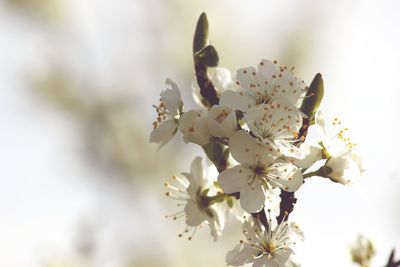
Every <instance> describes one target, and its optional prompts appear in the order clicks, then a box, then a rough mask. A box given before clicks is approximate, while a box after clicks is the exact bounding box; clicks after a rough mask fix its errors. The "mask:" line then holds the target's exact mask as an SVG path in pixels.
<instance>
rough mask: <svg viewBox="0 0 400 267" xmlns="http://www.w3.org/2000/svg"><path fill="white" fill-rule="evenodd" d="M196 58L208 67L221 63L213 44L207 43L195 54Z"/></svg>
mask: <svg viewBox="0 0 400 267" xmlns="http://www.w3.org/2000/svg"><path fill="white" fill-rule="evenodd" d="M194 56H195V58H196V60H201V61H202V62H203V63H204V64H206V65H207V66H208V67H216V66H218V63H219V57H218V52H217V50H216V49H215V47H214V46H212V45H207V46H205V47H203V48H202V49H200V50H199V51H197V52H196V53H195V54H194Z"/></svg>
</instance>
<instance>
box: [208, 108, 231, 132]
mask: <svg viewBox="0 0 400 267" xmlns="http://www.w3.org/2000/svg"><path fill="white" fill-rule="evenodd" d="M207 123H208V128H209V130H210V134H211V135H213V136H216V137H230V136H232V135H233V134H234V133H235V132H236V128H237V120H236V113H235V111H234V110H233V109H231V108H230V107H227V106H222V105H214V106H212V107H211V109H210V110H209V111H208V114H207Z"/></svg>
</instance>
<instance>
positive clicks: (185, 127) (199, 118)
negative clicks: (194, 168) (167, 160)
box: [179, 109, 211, 145]
mask: <svg viewBox="0 0 400 267" xmlns="http://www.w3.org/2000/svg"><path fill="white" fill-rule="evenodd" d="M179 130H180V131H181V132H182V133H183V141H184V142H185V143H189V142H191V143H195V144H198V145H205V144H207V143H208V142H209V140H210V137H211V135H210V131H209V128H208V123H207V111H205V110H201V109H192V110H189V111H187V112H185V113H184V114H183V115H182V116H181V117H180V119H179Z"/></svg>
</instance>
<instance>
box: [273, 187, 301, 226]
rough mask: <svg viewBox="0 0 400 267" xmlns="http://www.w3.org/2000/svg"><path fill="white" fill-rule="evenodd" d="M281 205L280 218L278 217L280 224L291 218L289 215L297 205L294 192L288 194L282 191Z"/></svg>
mask: <svg viewBox="0 0 400 267" xmlns="http://www.w3.org/2000/svg"><path fill="white" fill-rule="evenodd" d="M279 196H280V197H281V204H280V213H279V216H278V217H276V220H277V222H278V224H280V223H281V222H283V220H285V221H287V219H288V218H289V214H290V213H291V212H292V211H293V209H294V204H296V202H297V199H296V198H295V196H294V192H286V191H284V190H281V194H280V195H279Z"/></svg>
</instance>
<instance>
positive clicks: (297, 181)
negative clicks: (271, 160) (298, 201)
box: [268, 163, 303, 192]
mask: <svg viewBox="0 0 400 267" xmlns="http://www.w3.org/2000/svg"><path fill="white" fill-rule="evenodd" d="M272 167H273V169H272V170H271V172H270V175H269V176H268V178H269V179H270V183H271V184H272V185H274V186H277V187H279V188H281V189H283V190H285V191H288V192H294V191H296V190H297V189H299V187H300V186H301V185H302V184H303V175H302V174H301V170H300V169H299V168H298V167H296V166H295V165H293V164H291V163H275V164H273V165H272Z"/></svg>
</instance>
